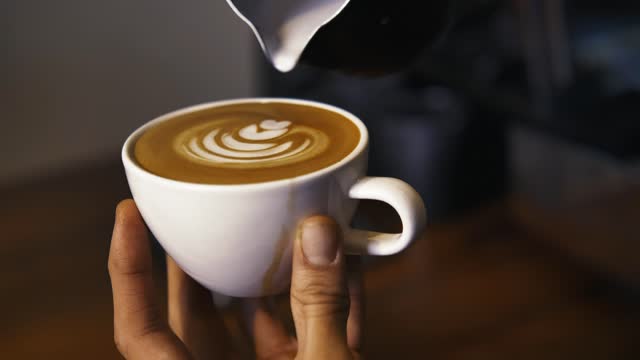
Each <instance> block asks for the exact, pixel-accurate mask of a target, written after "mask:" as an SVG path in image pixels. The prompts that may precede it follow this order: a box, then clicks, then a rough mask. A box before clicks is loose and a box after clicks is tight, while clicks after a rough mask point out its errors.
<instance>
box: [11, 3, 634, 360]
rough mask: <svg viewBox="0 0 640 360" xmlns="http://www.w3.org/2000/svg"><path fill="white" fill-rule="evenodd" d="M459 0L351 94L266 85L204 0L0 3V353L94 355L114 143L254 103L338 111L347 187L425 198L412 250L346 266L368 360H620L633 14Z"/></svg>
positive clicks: (616, 7)
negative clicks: (238, 103) (362, 293)
mask: <svg viewBox="0 0 640 360" xmlns="http://www.w3.org/2000/svg"><path fill="white" fill-rule="evenodd" d="M459 3H460V4H465V2H464V1H462V2H459ZM469 3H471V2H469ZM473 3H474V4H473V5H474V6H473V7H472V10H467V9H466V8H464V7H461V8H460V9H462V10H461V11H459V12H458V13H457V16H456V17H455V19H454V20H455V21H453V22H452V23H451V25H450V26H449V27H447V28H446V29H443V30H444V31H445V32H446V36H441V37H439V40H438V41H436V42H435V43H433V44H430V45H429V47H428V49H427V50H426V51H425V52H424V53H423V54H422V55H421V56H420V57H419V59H418V60H417V62H416V63H415V64H413V65H412V66H411V67H409V68H408V69H406V70H404V71H402V72H397V73H394V74H391V75H387V76H383V77H377V78H364V79H363V78H357V77H353V76H349V75H345V74H341V73H338V72H334V71H328V70H320V69H317V68H313V67H309V66H304V65H303V66H300V67H298V68H297V69H296V70H294V71H293V72H292V73H288V74H281V73H277V72H276V71H274V70H273V69H271V67H270V65H268V64H267V62H266V61H265V59H264V57H263V56H262V54H261V53H260V52H259V49H258V48H257V42H256V41H255V39H254V38H253V37H252V34H250V33H249V31H248V29H247V28H246V26H245V25H244V24H243V23H242V22H241V20H240V19H238V18H237V17H236V16H235V15H234V14H233V12H232V11H231V10H230V9H229V7H228V5H227V4H226V2H224V1H222V0H215V1H214V0H207V1H203V0H197V1H190V2H188V3H178V2H171V1H164V0H162V1H137V2H126V1H120V0H117V1H110V2H98V1H78V0H69V1H64V2H52V1H42V0H39V1H38V0H20V1H18V0H8V1H3V2H2V3H1V4H0V20H1V21H0V24H2V25H3V31H1V32H0V44H3V45H4V46H3V48H4V49H5V52H4V56H2V57H0V75H1V76H0V79H1V81H0V105H1V106H0V114H1V115H0V119H1V120H0V130H1V134H2V141H1V142H0V167H1V168H2V171H0V228H1V229H2V233H1V235H0V319H2V320H3V323H4V324H3V325H4V326H3V327H2V328H1V329H0V354H3V355H1V357H2V358H7V359H39V358H74V359H75V358H78V359H83V358H88V357H91V358H95V359H102V358H105V359H109V358H117V353H116V351H115V347H114V346H113V342H112V325H111V316H112V313H111V298H110V291H109V282H108V276H107V274H106V259H107V253H108V246H109V236H110V230H111V226H112V221H113V220H112V218H113V209H114V207H115V205H116V203H117V201H118V200H119V199H122V198H125V197H127V196H129V193H128V189H127V185H126V181H125V179H124V172H123V171H122V168H121V165H120V163H119V154H118V153H119V149H120V146H121V144H122V143H123V141H124V139H125V138H126V136H127V135H128V134H129V133H130V132H131V131H133V130H134V129H135V128H137V127H138V126H140V125H141V124H143V123H145V122H146V121H148V120H150V119H152V118H153V117H155V116H157V115H160V114H162V113H164V112H167V111H170V110H173V109H176V108H179V107H182V106H187V105H191V104H194V103H200V102H205V101H211V100H216V99H224V98H232V97H244V96H255V95H263V96H287V97H296V98H306V99H315V100H320V101H324V102H328V103H331V104H335V105H338V106H341V107H344V108H346V109H347V110H350V111H352V112H354V113H355V114H356V115H358V116H360V117H361V118H362V119H363V121H364V122H365V123H366V124H367V126H368V127H369V129H370V132H371V159H370V174H372V175H384V176H393V177H398V178H401V179H403V180H405V181H407V182H409V183H410V184H411V185H413V186H414V187H415V188H416V189H418V191H419V192H420V193H421V194H422V195H423V197H424V199H425V201H426V203H427V207H428V208H429V214H430V222H431V227H430V230H429V231H428V232H427V234H426V236H425V239H424V241H421V242H419V243H418V244H417V245H416V246H414V247H412V248H411V249H409V250H408V251H407V252H405V253H404V254H402V255H400V256H397V257H394V258H390V259H375V260H372V261H370V262H369V263H368V266H369V271H368V273H367V295H368V297H369V298H370V307H369V311H368V313H367V318H368V320H369V321H368V323H369V325H368V328H367V331H368V333H369V334H370V336H369V342H368V344H367V346H366V349H365V354H366V355H367V356H368V357H369V358H372V359H378V358H380V359H383V358H388V357H390V356H396V357H397V356H400V357H402V358H406V359H414V358H415V359H423V358H430V359H479V358H491V359H513V358H521V359H529V358H530V359H539V358H545V359H556V358H557V359H567V358H571V359H577V358H583V359H637V358H640V348H639V345H638V344H640V260H638V256H639V254H640V235H639V230H638V226H639V224H640V122H639V121H638V117H639V116H640V5H638V4H637V2H631V1H622V0H609V1H607V2H602V1H584V0H583V1H578V0H572V1H568V0H567V1H562V0H558V1H553V0H512V1H506V0H505V1H490V0H487V1H474V2H473ZM426 18H427V17H426V16H425V19H426ZM425 21H426V20H425ZM361 210H362V211H361V213H360V215H359V217H358V220H357V221H358V222H361V223H374V224H376V226H379V227H381V228H385V227H386V228H387V229H390V228H394V227H397V223H396V222H397V219H396V218H395V217H394V215H393V214H391V213H389V209H386V208H385V207H383V206H381V205H380V204H376V203H365V204H363V206H362V209H361ZM156 252H157V254H156V255H158V256H157V260H158V261H157V262H156V263H157V268H158V269H157V271H158V274H159V276H158V277H157V278H158V279H159V280H158V281H159V284H158V293H159V296H160V297H162V296H163V294H164V288H163V286H164V284H163V282H162V281H161V279H162V271H163V269H162V265H163V262H162V261H163V260H162V256H161V251H160V249H159V248H158V247H157V246H156ZM234 304H235V302H233V301H232V302H231V303H230V304H229V305H227V321H228V322H229V323H230V324H233V323H234V321H235V319H236V316H235V315H234Z"/></svg>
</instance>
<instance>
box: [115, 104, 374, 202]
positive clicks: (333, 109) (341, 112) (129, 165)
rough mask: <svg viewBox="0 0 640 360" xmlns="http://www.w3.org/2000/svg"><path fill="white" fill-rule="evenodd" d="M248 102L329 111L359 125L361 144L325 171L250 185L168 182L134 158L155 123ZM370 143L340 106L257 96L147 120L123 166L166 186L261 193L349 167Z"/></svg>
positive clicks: (129, 144) (126, 148)
mask: <svg viewBox="0 0 640 360" xmlns="http://www.w3.org/2000/svg"><path fill="white" fill-rule="evenodd" d="M247 103H261V104H268V103H287V104H292V105H304V106H312V107H316V108H320V109H322V110H327V111H331V112H334V113H337V114H339V115H341V116H343V117H344V118H346V119H348V120H349V121H351V122H352V123H353V124H355V125H356V127H357V128H358V130H359V131H360V141H358V144H357V145H356V147H355V148H354V149H353V150H352V151H351V152H350V153H349V154H348V155H347V156H345V157H344V158H342V159H340V160H339V161H337V162H336V163H334V164H331V165H329V166H327V167H324V168H322V169H318V170H315V171H312V172H310V173H306V174H303V175H300V176H295V177H289V178H284V179H277V180H270V181H263V182H258V183H248V184H201V183H192V182H188V181H181V180H174V179H169V178H165V177H162V176H159V175H156V174H153V173H151V172H149V171H147V170H146V169H144V168H142V167H141V166H140V165H139V164H138V163H137V162H136V161H135V160H134V158H133V152H132V151H133V146H134V145H135V143H136V141H137V140H138V138H139V137H140V136H142V134H143V133H144V132H145V131H147V130H148V129H149V128H151V127H153V126H155V125H156V124H159V123H161V122H164V121H169V120H171V119H173V118H175V117H177V116H181V115H185V114H188V113H192V112H197V111H202V110H205V109H211V108H215V107H221V106H227V105H238V104H247ZM368 144H369V132H368V130H367V127H366V126H365V125H364V123H363V122H362V120H360V119H359V118H358V117H357V116H355V115H354V114H352V113H350V112H348V111H346V110H344V109H341V108H339V107H336V106H333V105H329V104H325V103H322V102H318V101H313V100H302V99H294V98H279V97H255V98H251V97H247V98H237V99H230V100H218V101H210V102H205V103H201V104H197V105H192V106H187V107H184V108H181V109H178V110H174V111H171V112H169V113H166V114H164V115H160V116H158V117H156V118H154V119H153V120H151V121H148V122H147V123H145V124H143V125H142V126H140V127H138V128H137V129H136V130H134V131H133V132H132V133H131V134H130V135H129V136H128V137H127V139H126V140H125V142H124V145H123V147H122V152H121V157H122V162H123V164H124V167H125V169H126V170H127V171H131V172H133V173H135V174H136V175H137V176H139V177H143V178H147V179H149V180H152V181H156V182H160V183H164V184H166V185H172V186H181V187H187V188H191V189H194V190H196V189H200V190H205V189H208V190H212V189H218V190H225V191H229V190H242V191H246V190H248V189H256V190H259V189H268V188H275V187H281V186H284V185H288V184H291V182H292V181H294V182H295V183H297V184H298V183H304V182H309V181H312V180H314V179H317V178H319V177H322V176H324V175H326V174H328V173H331V172H334V171H335V170H337V169H339V168H341V167H343V166H346V165H347V164H349V163H350V162H351V161H352V160H353V159H355V158H356V157H358V156H359V155H360V154H362V152H363V151H364V150H365V149H366V148H367V146H368Z"/></svg>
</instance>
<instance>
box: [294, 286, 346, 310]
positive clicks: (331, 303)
mask: <svg viewBox="0 0 640 360" xmlns="http://www.w3.org/2000/svg"><path fill="white" fill-rule="evenodd" d="M291 302H292V303H293V304H294V305H297V306H298V307H299V308H300V309H301V310H302V312H303V313H304V314H305V315H306V316H335V315H339V314H344V315H346V314H348V312H349V305H350V299H349V295H348V294H347V293H346V291H344V290H342V289H340V288H339V287H335V286H334V287H327V286H323V285H322V284H319V283H314V282H310V283H305V284H302V285H298V286H296V287H295V288H294V289H293V291H291Z"/></svg>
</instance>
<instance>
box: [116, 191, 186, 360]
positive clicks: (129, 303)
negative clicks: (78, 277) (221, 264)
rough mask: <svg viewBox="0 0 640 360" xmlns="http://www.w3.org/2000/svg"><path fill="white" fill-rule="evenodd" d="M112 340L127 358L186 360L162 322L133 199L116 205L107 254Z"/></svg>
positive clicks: (147, 248) (146, 244)
mask: <svg viewBox="0 0 640 360" xmlns="http://www.w3.org/2000/svg"><path fill="white" fill-rule="evenodd" d="M109 275H110V277H111V287H112V291H113V312H114V337H115V341H116V346H117V347H118V350H120V352H121V353H122V355H124V356H125V357H127V358H130V359H140V358H157V357H163V356H164V357H163V358H168V359H188V358H189V355H188V352H187V350H186V348H185V347H184V345H183V344H182V343H181V342H180V341H179V340H178V338H177V337H176V336H175V335H174V334H173V333H172V332H171V331H170V330H169V327H168V326H167V324H166V323H165V322H164V320H163V319H162V314H161V312H160V308H159V305H158V303H157V301H156V298H155V291H154V288H153V281H152V267H151V249H150V246H149V238H148V236H147V231H146V228H145V226H144V223H143V221H142V218H141V216H140V213H139V212H138V209H137V207H136V205H135V203H134V202H133V201H132V200H125V201H123V202H121V203H120V204H119V205H118V209H117V211H116V222H115V225H114V229H113V236H112V238H111V249H110V251H109Z"/></svg>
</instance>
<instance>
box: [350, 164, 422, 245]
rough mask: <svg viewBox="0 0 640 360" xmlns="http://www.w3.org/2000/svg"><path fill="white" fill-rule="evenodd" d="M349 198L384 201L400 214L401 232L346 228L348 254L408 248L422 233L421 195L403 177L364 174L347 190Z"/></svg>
mask: <svg viewBox="0 0 640 360" xmlns="http://www.w3.org/2000/svg"><path fill="white" fill-rule="evenodd" d="M349 197H351V198H352V199H368V200H379V201H382V202H385V203H387V204H389V205H391V207H393V209H394V210H395V211H396V212H397V213H398V215H400V221H401V222H402V233H400V234H388V233H379V232H374V231H366V230H358V229H349V230H348V234H347V236H345V245H346V250H347V252H349V253H355V254H367V255H378V256H385V255H393V254H396V253H399V252H400V251H402V250H404V249H405V248H407V247H408V246H409V245H410V244H411V243H412V242H413V241H414V240H416V239H417V238H418V237H420V236H421V235H423V232H424V229H425V227H426V223H427V214H426V210H425V206H424V202H423V201H422V198H421V197H420V195H419V194H418V193H417V192H416V191H415V190H414V189H413V188H412V187H411V186H410V185H409V184H407V183H405V182H404V181H402V180H398V179H394V178H386V177H365V178H363V179H361V180H359V181H358V182H356V183H355V184H354V185H353V186H352V187H351V189H350V190H349Z"/></svg>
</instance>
